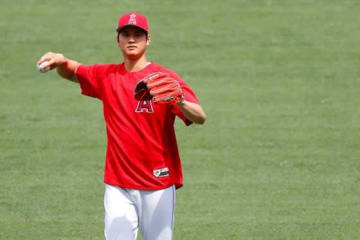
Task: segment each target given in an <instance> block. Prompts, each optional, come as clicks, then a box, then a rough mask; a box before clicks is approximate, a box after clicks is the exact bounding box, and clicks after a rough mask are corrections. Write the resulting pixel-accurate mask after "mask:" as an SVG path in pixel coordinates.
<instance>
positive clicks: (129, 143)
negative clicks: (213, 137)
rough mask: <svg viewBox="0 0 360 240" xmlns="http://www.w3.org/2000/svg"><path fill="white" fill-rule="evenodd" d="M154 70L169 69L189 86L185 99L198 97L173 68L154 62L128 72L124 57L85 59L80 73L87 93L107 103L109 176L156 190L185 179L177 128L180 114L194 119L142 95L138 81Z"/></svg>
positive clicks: (178, 184)
mask: <svg viewBox="0 0 360 240" xmlns="http://www.w3.org/2000/svg"><path fill="white" fill-rule="evenodd" d="M154 72H166V73H169V74H170V75H171V76H172V77H173V78H175V79H176V80H177V81H178V82H179V83H180V86H181V87H182V88H183V90H184V96H185V100H187V101H189V102H194V103H198V99H197V97H196V95H195V94H194V92H193V91H192V90H191V89H190V87H189V86H188V85H187V84H186V83H185V82H184V81H183V80H182V79H181V78H180V77H179V76H178V75H177V74H176V73H175V72H173V71H170V70H168V69H167V68H165V67H163V66H161V65H158V64H155V63H151V64H149V65H147V66H146V67H145V68H144V69H142V70H140V71H138V72H127V71H126V69H125V65H124V63H121V64H106V65H91V66H87V65H80V66H79V68H78V69H77V72H76V75H77V78H78V80H79V83H80V87H81V90H82V94H84V95H87V96H90V97H95V98H98V99H100V100H101V101H102V103H103V113H104V119H105V123H106V134H107V150H106V161H105V173H104V182H105V183H106V184H111V185H115V186H119V187H124V188H131V189H140V190H156V189H163V188H166V187H169V186H171V185H173V184H174V185H175V186H176V187H177V188H179V187H181V186H182V184H183V175H182V168H181V161H180V157H179V152H178V147H177V142H176V136H175V131H174V121H175V117H176V116H178V117H179V118H180V119H182V121H183V122H184V123H185V124H186V125H190V124H191V121H190V120H188V119H187V118H186V117H185V115H184V114H183V113H182V111H181V110H180V108H179V107H178V106H177V105H176V104H155V103H153V102H152V101H151V100H146V101H143V100H141V101H137V100H135V98H134V89H135V86H136V84H137V82H138V81H140V80H141V79H142V78H144V77H145V76H147V75H149V74H151V73H154Z"/></svg>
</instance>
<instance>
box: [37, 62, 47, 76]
mask: <svg viewBox="0 0 360 240" xmlns="http://www.w3.org/2000/svg"><path fill="white" fill-rule="evenodd" d="M37 69H38V70H39V72H42V73H46V72H48V71H50V66H49V62H48V61H45V62H42V63H41V64H40V65H37Z"/></svg>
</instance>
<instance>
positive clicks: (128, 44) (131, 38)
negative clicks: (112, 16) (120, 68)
mask: <svg viewBox="0 0 360 240" xmlns="http://www.w3.org/2000/svg"><path fill="white" fill-rule="evenodd" d="M149 44H150V35H149V36H148V38H146V34H145V32H144V31H143V30H141V29H140V28H138V27H134V26H128V27H125V28H124V29H123V30H121V32H120V34H119V36H118V46H119V48H120V50H121V51H122V53H123V55H124V57H126V58H129V59H132V60H136V59H138V58H140V57H141V56H142V55H144V53H145V51H146V47H147V46H148V45H149Z"/></svg>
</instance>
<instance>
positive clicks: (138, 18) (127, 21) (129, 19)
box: [116, 12, 149, 33]
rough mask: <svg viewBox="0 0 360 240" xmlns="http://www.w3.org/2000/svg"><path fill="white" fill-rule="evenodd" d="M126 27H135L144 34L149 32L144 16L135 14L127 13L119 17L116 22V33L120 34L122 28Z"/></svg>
mask: <svg viewBox="0 0 360 240" xmlns="http://www.w3.org/2000/svg"><path fill="white" fill-rule="evenodd" d="M127 26H136V27H138V28H141V29H142V30H144V31H145V32H146V33H148V32H149V25H148V21H147V18H146V17H145V16H144V15H142V14H140V13H137V12H129V13H126V14H124V15H122V16H120V18H119V21H118V27H117V29H116V30H117V32H120V31H121V30H122V29H123V28H124V27H127Z"/></svg>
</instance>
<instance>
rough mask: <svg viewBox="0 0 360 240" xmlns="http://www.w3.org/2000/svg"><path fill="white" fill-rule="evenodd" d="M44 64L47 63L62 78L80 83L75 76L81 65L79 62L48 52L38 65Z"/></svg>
mask: <svg viewBox="0 0 360 240" xmlns="http://www.w3.org/2000/svg"><path fill="white" fill-rule="evenodd" d="M44 62H47V65H46V66H48V67H50V69H54V68H56V71H57V72H58V74H59V75H60V76H61V77H63V78H65V79H67V80H70V81H73V82H77V83H78V82H79V81H78V79H77V78H76V74H75V73H76V70H77V68H78V67H79V65H80V63H78V62H77V61H74V60H71V59H68V58H66V57H65V56H64V55H62V54H61V53H53V52H48V53H46V54H44V55H43V56H42V57H41V58H40V60H39V61H38V62H37V64H38V65H40V64H42V63H44Z"/></svg>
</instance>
